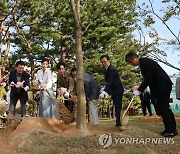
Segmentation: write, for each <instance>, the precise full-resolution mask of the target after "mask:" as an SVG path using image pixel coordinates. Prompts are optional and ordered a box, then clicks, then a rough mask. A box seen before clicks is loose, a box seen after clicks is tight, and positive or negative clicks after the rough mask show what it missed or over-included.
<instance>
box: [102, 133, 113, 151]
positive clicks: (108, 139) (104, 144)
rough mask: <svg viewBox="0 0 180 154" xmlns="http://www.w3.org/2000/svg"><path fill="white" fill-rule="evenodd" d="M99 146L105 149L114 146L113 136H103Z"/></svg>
mask: <svg viewBox="0 0 180 154" xmlns="http://www.w3.org/2000/svg"><path fill="white" fill-rule="evenodd" d="M99 144H100V145H101V146H102V147H103V148H107V147H109V146H110V145H111V144H112V135H111V134H110V133H109V134H102V135H100V136H99Z"/></svg>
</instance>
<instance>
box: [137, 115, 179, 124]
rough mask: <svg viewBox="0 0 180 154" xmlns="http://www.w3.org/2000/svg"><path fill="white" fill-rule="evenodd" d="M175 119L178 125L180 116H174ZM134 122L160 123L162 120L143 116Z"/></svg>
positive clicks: (158, 117) (156, 117) (157, 117)
mask: <svg viewBox="0 0 180 154" xmlns="http://www.w3.org/2000/svg"><path fill="white" fill-rule="evenodd" d="M175 119H176V122H177V123H180V116H176V117H175ZM136 121H137V122H140V123H162V118H161V117H160V116H145V117H140V118H138V119H137V120H136Z"/></svg>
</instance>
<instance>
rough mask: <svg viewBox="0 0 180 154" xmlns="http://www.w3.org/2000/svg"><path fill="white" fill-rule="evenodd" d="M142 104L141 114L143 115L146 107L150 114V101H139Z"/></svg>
mask: <svg viewBox="0 0 180 154" xmlns="http://www.w3.org/2000/svg"><path fill="white" fill-rule="evenodd" d="M141 105H142V110H143V115H144V116H145V115H146V114H147V113H146V108H147V109H148V112H149V115H150V116H151V115H152V111H151V104H150V103H146V102H144V101H142V102H141Z"/></svg>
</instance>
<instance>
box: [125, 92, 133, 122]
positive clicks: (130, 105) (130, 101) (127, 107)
mask: <svg viewBox="0 0 180 154" xmlns="http://www.w3.org/2000/svg"><path fill="white" fill-rule="evenodd" d="M134 98H135V96H134V95H133V97H132V99H131V101H130V103H129V105H128V107H127V109H126V110H125V111H124V113H123V115H122V119H123V118H124V116H125V115H126V113H127V111H128V110H129V108H130V106H131V104H132V103H133V100H134Z"/></svg>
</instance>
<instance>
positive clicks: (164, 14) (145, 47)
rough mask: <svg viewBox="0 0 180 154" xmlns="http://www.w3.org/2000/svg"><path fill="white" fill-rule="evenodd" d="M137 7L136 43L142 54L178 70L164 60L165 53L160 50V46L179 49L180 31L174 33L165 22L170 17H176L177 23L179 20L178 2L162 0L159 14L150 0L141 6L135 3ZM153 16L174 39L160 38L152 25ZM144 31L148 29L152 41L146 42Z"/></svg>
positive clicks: (153, 22)
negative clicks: (137, 35) (137, 36)
mask: <svg viewBox="0 0 180 154" xmlns="http://www.w3.org/2000/svg"><path fill="white" fill-rule="evenodd" d="M137 9H138V13H139V20H138V21H139V22H138V23H137V25H136V28H137V30H138V31H139V34H140V35H139V36H140V39H139V41H138V43H139V44H141V46H142V48H141V50H142V51H144V54H143V55H147V56H149V57H150V58H152V59H154V60H156V61H158V62H161V63H164V64H165V65H167V66H170V67H172V68H174V69H176V70H179V71H180V69H179V67H176V66H174V65H172V64H171V63H169V62H168V61H167V60H166V56H167V55H166V53H165V52H164V51H162V47H163V48H165V49H168V50H171V49H172V48H173V49H175V50H177V51H179V49H180V48H179V44H180V37H179V34H180V31H179V32H178V33H176V32H175V31H173V27H170V26H169V25H168V23H167V22H168V21H170V20H171V19H176V22H177V23H178V22H179V21H180V19H179V10H180V9H179V2H178V1H174V0H162V6H161V7H160V9H159V11H160V12H161V15H159V13H157V12H156V11H155V9H154V6H153V2H152V1H151V0H148V2H147V3H142V5H141V6H140V5H137ZM155 18H156V19H158V20H159V21H161V23H162V26H165V27H166V28H167V30H168V31H169V32H170V33H171V34H172V37H174V39H171V40H168V38H161V37H160V36H159V35H158V32H157V30H156V29H155V28H154V27H153V25H154V24H155ZM145 31H148V33H149V37H150V38H152V40H153V42H151V43H149V42H146V37H145V35H146V34H145Z"/></svg>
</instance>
